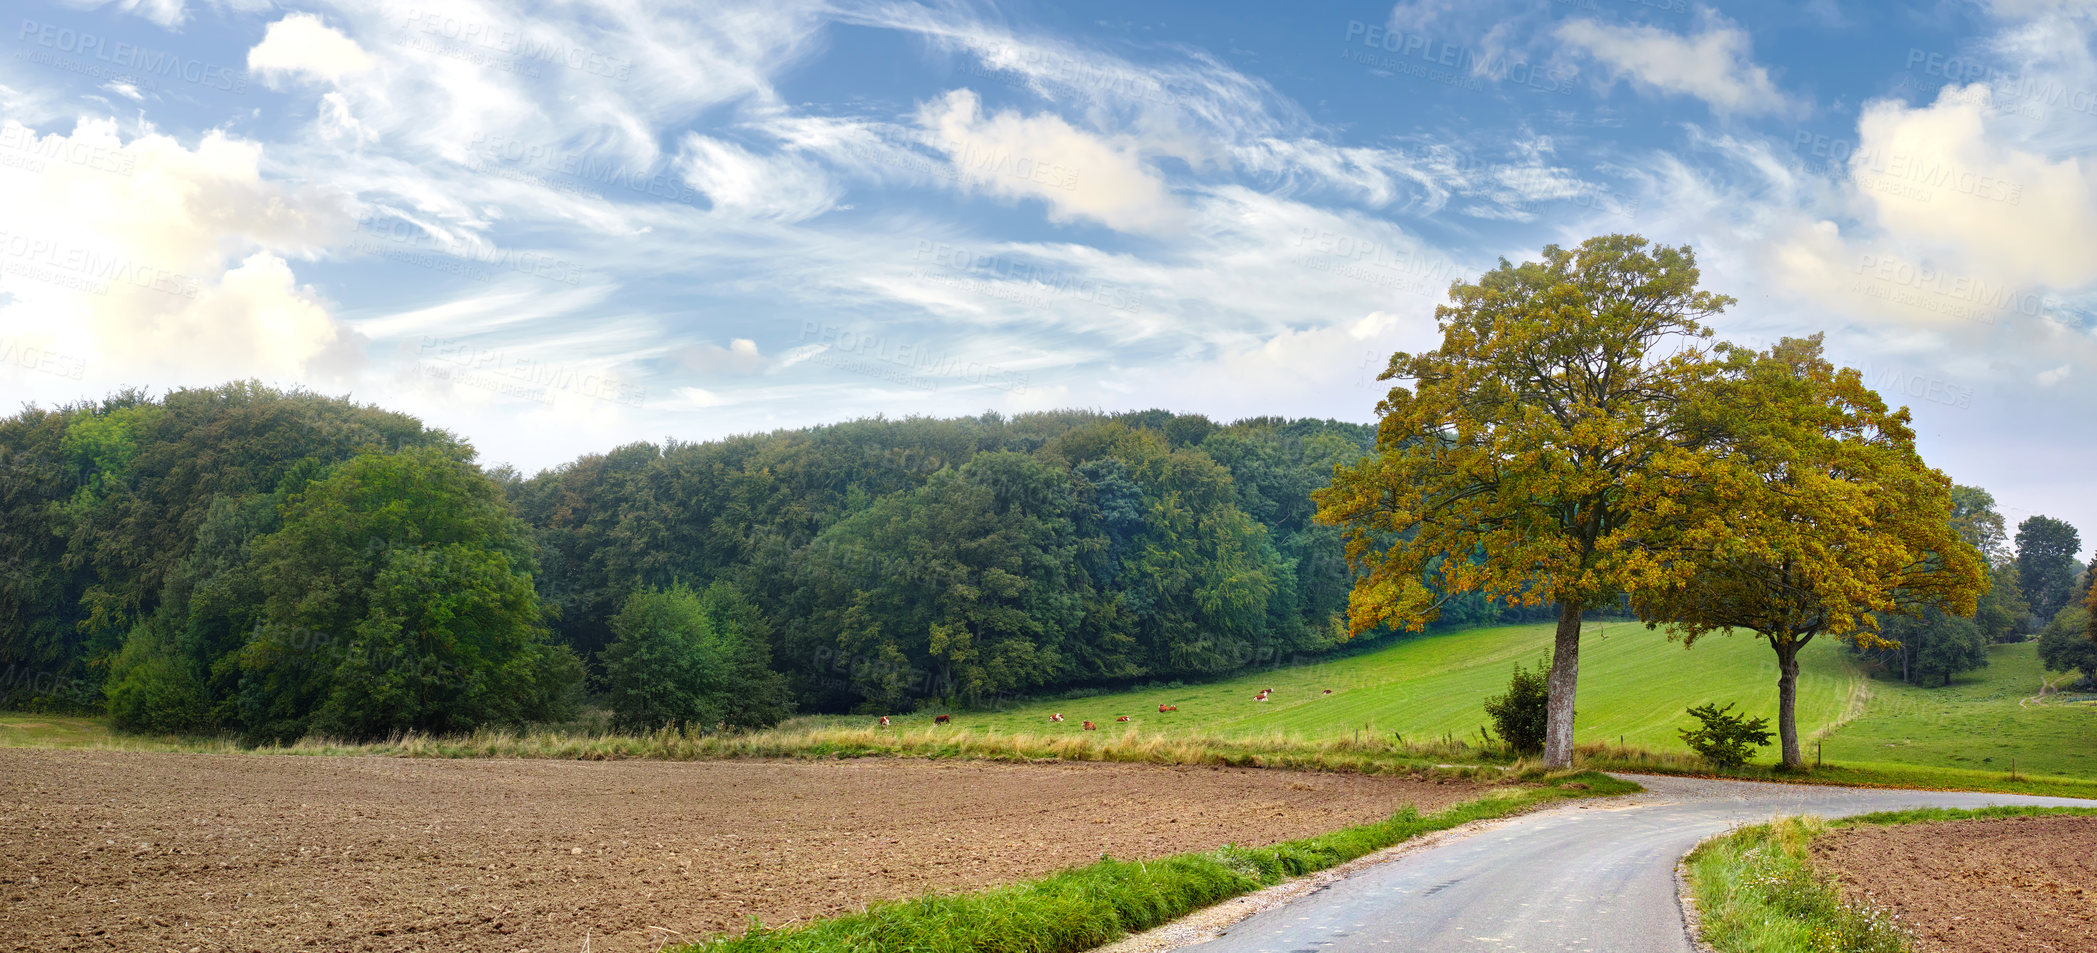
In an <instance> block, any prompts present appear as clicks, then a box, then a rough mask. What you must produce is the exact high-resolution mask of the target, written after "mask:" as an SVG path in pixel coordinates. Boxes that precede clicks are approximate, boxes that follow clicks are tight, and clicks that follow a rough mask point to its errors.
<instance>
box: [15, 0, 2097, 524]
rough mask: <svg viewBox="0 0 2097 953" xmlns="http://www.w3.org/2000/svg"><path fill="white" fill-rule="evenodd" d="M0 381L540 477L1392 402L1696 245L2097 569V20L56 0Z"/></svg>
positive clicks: (1751, 11)
mask: <svg viewBox="0 0 2097 953" xmlns="http://www.w3.org/2000/svg"><path fill="white" fill-rule="evenodd" d="M18 10H19V13H18V14H13V15H10V19H9V20H8V21H7V22H5V23H4V24H0V28H4V29H5V30H6V34H7V47H6V49H5V54H6V55H4V56H0V231H4V234H0V265H4V266H5V270H4V272H0V387H4V388H5V392H6V395H7V397H8V398H9V403H10V404H12V403H16V402H21V401H35V402H41V403H45V404H52V403H59V402H64V401H69V400H75V399H79V398H82V397H90V396H97V395H100V394H103V393H106V392H108V391H110V390H112V389H115V388H118V387H123V386H140V387H147V388H153V389H164V388H168V387H174V386H181V385H198V384H211V383H216V382H219V381H223V380H226V379H230V378H245V377H255V378H260V379H263V380H266V381H270V382H274V383H278V384H283V385H304V386H307V387H310V388H313V389H315V390H318V391H322V392H326V393H336V394H342V393H347V394H351V395H354V396H355V397H357V398H359V399H363V400H368V401H371V402H373V403H377V404H381V405H385V406H388V407H394V408H399V409H402V410H407V411H410V412H413V413H416V414H418V415H420V416H422V417H424V418H425V419H427V420H429V421H430V422H432V423H433V424H435V425H438V426H443V427H446V428H449V429H452V430H454V431H456V432H458V433H461V434H463V435H465V436H467V437H468V438H470V439H471V440H473V441H474V443H475V444H476V446H478V447H479V448H480V449H481V451H482V454H483V458H484V460H486V461H487V462H490V463H502V462H508V463H513V464H515V465H517V466H519V467H521V468H523V469H525V470H526V471H527V472H529V471H533V470H537V469H540V468H544V467H550V466H555V465H558V464H560V463H561V462H563V461H566V460H568V459H572V458H573V457H575V456H577V455H579V454H582V453H586V452H591V451H599V450H604V449H608V448H610V447H612V446H615V445H617V444H619V443H622V442H626V441H631V440H643V439H646V440H660V439H662V438H664V437H676V438H679V439H686V440H692V439H705V438H708V437H716V436H721V435H724V434H730V433H738V432H748V431H761V430H768V429H771V428H774V427H785V426H801V425H806V424H813V423H821V422H827V421H836V420H843V419H849V418H852V417H858V416H867V415H873V414H886V415H889V416H901V415H907V414H942V415H949V414H964V413H966V414H974V413H981V412H983V411H986V410H995V411H1000V412H1006V413H1012V412H1023V411H1027V410H1035V409H1044V408H1059V407H1090V408H1100V409H1106V410H1118V409H1130V408H1148V407H1167V408H1171V409H1174V410H1180V411H1195V412H1202V413H1207V414H1209V415H1211V416H1213V417H1216V418H1219V419H1234V418H1237V417H1242V416H1251V415H1261V414H1285V415H1316V416H1330V417H1338V418H1342V419H1350V420H1368V419H1370V418H1371V416H1372V412H1373V406H1374V403H1375V400H1376V398H1377V396H1378V395H1379V394H1380V392H1381V387H1380V386H1379V385H1378V384H1377V383H1376V382H1375V380H1374V375H1375V372H1376V371H1377V370H1378V369H1380V367H1381V365H1382V363H1383V360H1384V358H1385V357H1386V356H1387V355H1388V354H1389V353H1390V352H1391V351H1393V350H1400V349H1406V350H1414V349H1423V348H1426V347H1430V346H1432V345H1433V343H1434V342H1435V340H1436V338H1437V335H1436V330H1435V325H1434V319H1433V309H1434V305H1435V303H1436V302H1437V301H1438V300H1440V299H1441V297H1442V294H1443V291H1444V289H1445V288H1446V287H1447V285H1448V283H1449V282H1450V281H1451V280H1452V279H1457V278H1463V277H1467V276H1471V275H1475V274H1477V273H1478V272H1479V271H1480V270H1482V269H1484V268H1487V267H1490V266H1491V265H1492V264H1493V263H1494V262H1495V260H1496V259H1498V258H1499V257H1502V256H1506V257H1509V258H1513V259H1516V260H1520V259H1522V258H1524V257H1534V256H1535V254H1536V252H1537V251H1538V249H1540V248H1541V247H1542V246H1543V245H1545V244H1547V243H1552V242H1558V243H1574V242H1578V241H1579V240H1581V239H1582V238H1585V237H1587V236H1589V235H1593V234H1597V233H1603V232H1614V231H1635V232H1639V233H1641V234H1644V235H1646V236H1648V237H1650V238H1652V239H1654V240H1656V241H1662V242H1667V243H1670V244H1683V243H1686V244H1690V245H1692V246H1694V247H1695V248H1696V250H1697V253H1698V255H1699V260H1700V262H1701V264H1702V265H1703V270H1704V282H1705V285H1706V286H1707V287H1710V288H1713V289H1715V290H1718V291H1722V292H1725V293H1729V294H1732V295H1734V296H1736V297H1738V298H1739V304H1738V305H1737V306H1736V307H1734V308H1733V309H1731V310H1730V311H1729V312H1728V313H1726V314H1725V315H1723V316H1722V317H1721V318H1719V319H1718V320H1717V321H1716V322H1715V324H1716V327H1717V328H1718V330H1719V332H1720V333H1721V335H1723V336H1726V337H1730V338H1733V339H1735V340H1739V341H1742V342H1744V343H1768V342H1770V341H1773V340H1774V339H1775V338H1777V337H1779V336H1781V335H1784V334H1804V333H1811V332H1814V331H1825V332H1827V334H1828V339H1829V348H1830V351H1831V352H1832V354H1833V355H1834V356H1835V357H1836V358H1837V359H1838V360H1841V361H1843V362H1845V363H1847V364H1850V365H1852V366H1855V367H1858V368H1859V369H1860V370H1862V371H1864V373H1865V376H1866V378H1867V380H1869V381H1870V382H1872V383H1873V384H1874V385H1876V386H1878V387H1879V388H1880V390H1881V392H1882V393H1884V394H1886V396H1887V397H1888V399H1889V400H1890V401H1892V402H1895V403H1904V404H1907V405H1908V406H1910V407H1912V408H1913V409H1914V413H1915V417H1916V420H1917V424H1918V430H1919V432H1920V433H1921V435H1922V439H1923V448H1924V452H1925V455H1926V456H1927V457H1928V458H1929V459H1930V460H1931V462H1932V463H1934V464H1936V465H1937V466H1939V467H1941V468H1943V469H1945V470H1946V471H1948V472H1949V473H1951V474H1952V476H1953V477H1954V478H1956V479H1958V480H1960V481H1961V482H1966V483H1974V484H1978V485H1981V486H1984V487H1987V488H1988V489H1990V490H1991V491H1993V492H1994V493H1995V494H1996V496H1997V497H1998V499H1999V500H2000V502H2001V503H2002V507H2003V510H2004V512H2005V513H2006V514H2007V515H2008V516H2009V517H2010V518H2011V521H2012V522H2013V523H2014V522H2015V521H2016V520H2017V519H2020V518H2022V517H2024V516H2027V515H2030V514H2033V513H2048V514H2051V515H2056V516H2061V517H2064V518H2067V519H2069V520H2071V521H2072V522H2075V523H2076V524H2077V525H2078V526H2079V527H2081V528H2082V529H2083V531H2084V538H2085V543H2086V545H2091V544H2097V494H2091V493H2090V492H2089V491H2088V486H2089V475H2090V473H2091V471H2092V469H2093V467H2092V464H2093V462H2097V450H2093V449H2092V448H2093V445H2097V441H2093V438H2097V425H2093V424H2092V415H2091V408H2092V407H2097V338H2093V334H2097V319H2093V317H2092V307H2093V305H2097V299H2093V296H2092V292H2093V289H2097V214H2093V213H2097V157H2093V153H2097V56H2093V46H2092V36H2093V32H2097V3H2093V2H2091V0H1986V2H1939V3H1925V4H1914V5H1906V6H1898V7H1894V6H1887V5H1877V4H1874V5H1869V6H1866V5H1860V4H1844V3H1832V2H1810V3H1759V4H1744V3H1743V4H1724V5H1719V6H1710V5H1706V4H1702V3H1692V2H1684V0H1571V2H1528V3H1492V2H1480V3H1455V2H1422V3H1414V2H1407V3H1400V4H1398V5H1397V6H1395V7H1393V6H1391V5H1389V4H1370V3H1359V4H1357V3H1334V4H1323V3H1321V4H1296V5H1274V4H1263V3H1214V2H1209V3H1199V4H1194V3H1169V4H1168V3H1157V4H1140V5H1137V4H1126V3H1061V4H1052V5H1051V4H1006V5H1000V6H990V5H976V4H965V3H944V4H911V3H854V2H828V3H804V2H797V0H764V2H754V3H740V2H725V0H724V2H707V3H695V4H657V3H643V2H638V0H578V2H564V3H558V4H534V3H517V4H483V3H475V2H462V3H443V4H438V3H422V4H417V3H404V4H383V5H382V4H369V3H357V4H335V3H325V2H323V3H291V4H276V3H271V2H268V0H202V2H199V0H129V2H121V0H120V2H114V3H98V2H92V0H87V2H57V3H53V2H42V0H32V2H30V3H27V4H25V5H21V6H19V7H18Z"/></svg>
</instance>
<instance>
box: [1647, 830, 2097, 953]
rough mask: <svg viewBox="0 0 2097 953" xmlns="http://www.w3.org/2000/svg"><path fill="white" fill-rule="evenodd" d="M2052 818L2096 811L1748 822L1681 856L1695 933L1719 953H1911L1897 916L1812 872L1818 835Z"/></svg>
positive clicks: (1911, 942) (1907, 938)
mask: <svg viewBox="0 0 2097 953" xmlns="http://www.w3.org/2000/svg"><path fill="white" fill-rule="evenodd" d="M2055 814H2097V808H2083V807H2019V806H1998V807H1985V808H1975V809H1971V810H1962V809H1954V808H1918V809H1914V810H1906V811H1881V812H1879V813H1875V814H1860V815H1857V816H1855V817H1848V818H1843V819H1840V820H1836V821H1826V820H1822V819H1820V818H1817V817H1783V818H1778V819H1776V820H1775V821H1772V822H1770V823H1768V824H1757V825H1754V826H1752V827H1742V828H1740V829H1738V830H1735V831H1732V832H1730V833H1727V834H1724V835H1721V836H1719V837H1715V838H1712V839H1711V840H1708V841H1705V842H1704V843H1703V844H1701V845H1698V847H1697V849H1696V850H1694V851H1691V852H1690V854H1689V856H1688V857H1687V858H1685V859H1684V860H1683V868H1684V874H1685V876H1686V878H1687V880H1688V885H1689V894H1690V896H1691V897H1692V898H1694V899H1695V901H1696V906H1697V911H1698V918H1699V921H1700V922H1699V924H1698V934H1699V939H1701V940H1702V941H1703V942H1704V943H1705V944H1707V945H1709V946H1710V947H1711V948H1712V949H1714V950H1717V951H1718V953H1823V951H1827V950H1842V951H1846V953H1852V951H1853V953H1909V951H1911V950H1912V949H1913V938H1912V937H1911V936H1910V935H1909V934H1908V932H1907V931H1906V930H1905V929H1903V928H1902V927H1901V925H1900V924H1899V923H1897V922H1895V921H1894V919H1893V918H1892V917H1891V916H1889V915H1887V914H1886V913H1885V912H1883V911H1880V910H1876V909H1872V908H1870V907H1865V906H1860V905H1858V904H1855V903H1850V902H1846V901H1844V900H1843V899H1842V895H1841V893H1840V891H1838V890H1837V889H1836V888H1835V887H1834V885H1832V884H1830V883H1828V882H1827V881H1826V880H1825V879H1823V878H1821V877H1820V876H1818V875H1816V874H1815V873H1814V872H1813V868H1812V866H1811V863H1810V858H1811V855H1810V854H1809V852H1808V849H1809V848H1810V847H1811V845H1812V843H1813V841H1814V839H1815V838H1818V837H1820V836H1821V835H1823V834H1826V833H1827V832H1829V831H1831V830H1835V829H1837V828H1842V827H1849V826H1853V825H1859V824H1917V823H1929V822H1935V821H1963V820H1986V819H1990V818H2002V817H2042V816H2047V815H2055Z"/></svg>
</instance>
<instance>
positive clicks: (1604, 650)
mask: <svg viewBox="0 0 2097 953" xmlns="http://www.w3.org/2000/svg"><path fill="white" fill-rule="evenodd" d="M1552 631H1553V627H1552V626H1551V625H1549V624H1543V625H1520V626H1499V627H1493V628H1481V629H1466V630H1462V631H1456V632H1447V633H1437V634H1433V635H1425V636H1417V637H1414V638H1411V639H1407V640H1404V641H1401V642H1397V643H1394V644H1392V645H1390V646H1388V647H1386V648H1382V649H1378V650H1375V651H1372V652H1367V653H1364V654H1361V655H1357V656H1354V657H1351V658H1343V659H1335V660H1332V661H1327V662H1319V663H1314V664H1310V665H1301V666H1295V667H1288V668H1276V669H1269V670H1265V671H1260V672H1255V673H1253V674H1250V675H1245V676H1241V677H1238V678H1233V679H1230V680H1227V681H1222V682H1215V683H1211V684H1206V685H1196V686H1190V687H1185V688H1179V689H1154V690H1143V691H1135V692H1124V693H1118V694H1111V695H1098V696H1093V697H1087V698H1070V699H1063V700H1058V701H1047V702H1040V703H1032V704H1027V705H1023V706H1019V707H1015V708H1012V709H1010V710H1007V711H1001V712H994V713H977V712H964V713H960V714H956V715H955V716H954V720H955V723H956V727H957V728H967V729H975V730H979V731H993V732H1020V731H1023V732H1027V733H1031V734H1045V733H1058V732H1075V731H1081V730H1083V729H1082V727H1081V722H1083V721H1085V720H1088V719H1089V720H1091V721H1093V722H1095V723H1097V724H1098V725H1099V726H1100V728H1101V730H1103V731H1118V730H1120V729H1123V728H1127V727H1134V728H1136V729H1137V730H1138V731H1139V732H1143V733H1166V734H1203V735H1210V736H1216V737H1226V738H1242V737H1271V736H1275V735H1280V736H1284V737H1289V738H1301V739H1323V738H1332V737H1337V736H1344V735H1348V734H1352V733H1354V732H1360V731H1366V732H1372V733H1383V734H1388V733H1390V732H1394V731H1395V732H1399V733H1401V734H1403V735H1404V736H1405V738H1406V739H1407V740H1409V741H1410V740H1421V741H1425V740H1430V739H1434V738H1439V737H1441V736H1443V735H1445V734H1448V735H1455V736H1458V737H1461V738H1468V739H1470V740H1472V741H1474V742H1475V741H1476V740H1477V734H1478V728H1479V726H1480V725H1482V724H1484V723H1485V721H1486V718H1485V712H1484V709H1483V708H1482V705H1483V703H1484V701H1485V698H1486V697H1487V696H1489V695H1494V694H1498V693H1500V692H1501V691H1504V690H1505V689H1506V686H1507V678H1508V675H1509V674H1510V673H1511V672H1512V671H1513V668H1514V665H1515V663H1517V662H1520V663H1521V664H1523V665H1524V666H1534V665H1535V664H1537V662H1538V661H1540V660H1542V659H1543V658H1545V657H1546V656H1547V655H1548V654H1549V651H1550V645H1551V633H1552ZM1581 644H1582V648H1581V658H1580V704H1579V722H1578V725H1579V729H1578V730H1579V737H1578V740H1579V741H1580V742H1581V743H1591V742H1608V743H1611V744H1614V743H1616V742H1617V740H1618V738H1619V736H1621V737H1622V739H1623V740H1624V742H1625V743H1627V744H1630V745H1634V746H1639V745H1642V746H1646V747H1649V748H1653V749H1655V750H1660V751H1675V750H1681V748H1682V745H1681V741H1680V739H1679V738H1678V737H1677V736H1676V734H1675V731H1676V729H1677V728H1680V727H1682V726H1684V725H1686V724H1688V722H1689V718H1688V716H1687V715H1685V714H1684V713H1683V710H1684V709H1685V708H1688V707H1689V706H1691V705H1700V704H1703V703H1705V702H1720V703H1724V702H1738V703H1740V705H1741V707H1742V708H1743V709H1746V710H1748V711H1752V712H1756V713H1760V714H1773V713H1774V711H1775V708H1776V665H1775V658H1776V656H1775V654H1774V653H1772V652H1771V651H1770V650H1769V647H1768V646H1767V645H1766V644H1764V643H1763V642H1762V641H1761V640H1759V639H1756V638H1754V637H1752V636H1747V635H1738V636H1733V637H1730V638H1728V637H1713V638H1710V639H1706V640H1702V641H1699V642H1698V643H1697V644H1696V645H1695V646H1694V647H1691V648H1687V649H1685V648H1684V647H1683V646H1682V645H1681V644H1680V643H1678V642H1670V641H1668V640H1667V638H1666V636H1665V635H1664V634H1663V633H1661V632H1654V631H1648V630H1647V629H1646V628H1645V627H1644V626H1641V625H1637V624H1635V623H1629V622H1609V623H1589V625H1588V627H1587V631H1586V634H1585V635H1584V636H1583V638H1582V643H1581ZM1802 660H1803V663H1804V665H1805V668H1806V670H1807V672H1808V673H1809V675H1810V676H1811V677H1807V678H1802V679H1801V681H1802V683H1803V684H1802V686H1801V694H1800V699H1799V717H1800V724H1801V728H1802V730H1803V731H1806V732H1811V731H1813V730H1815V729H1817V728H1819V727H1821V726H1823V725H1826V724H1828V723H1830V722H1833V721H1835V720H1836V719H1837V718H1838V717H1839V716H1840V715H1841V714H1842V712H1843V710H1844V706H1845V705H1846V704H1847V702H1848V699H1849V697H1850V692H1851V686H1852V685H1853V683H1854V681H1855V679H1854V677H1853V675H1852V673H1851V669H1850V667H1849V666H1848V665H1847V663H1846V662H1845V661H1844V660H1843V658H1842V653H1841V652H1840V651H1839V650H1838V649H1837V648H1836V647H1833V646H1828V647H1823V646H1819V645H1813V646H1808V647H1807V649H1806V651H1805V653H1804V654H1803V655H1802ZM1263 688H1271V689H1273V690H1274V693H1273V695H1272V696H1271V698H1270V700H1268V701H1265V702H1256V701H1254V700H1253V695H1254V694H1256V693H1257V692H1259V691H1260V690H1261V689H1263ZM1326 689H1332V691H1333V694H1331V695H1323V694H1321V693H1322V692H1323V691H1324V690H1326ZM1160 704H1173V705H1178V706H1179V709H1180V710H1179V711H1176V712H1167V713H1164V714H1160V713H1159V712H1158V705H1160ZM1053 712H1061V713H1062V714H1063V717H1064V718H1065V719H1066V720H1065V721H1064V722H1063V723H1061V724H1051V723H1050V722H1049V721H1048V717H1049V715H1050V714H1051V713H1053ZM1121 715H1127V716H1129V718H1130V721H1129V724H1128V725H1121V724H1117V723H1116V722H1115V718H1116V717H1118V716H1121ZM921 719H926V720H929V719H928V716H923V715H913V716H910V717H909V718H907V719H905V718H901V717H898V718H897V719H896V722H897V725H898V727H899V728H900V727H903V726H904V725H906V724H914V723H915V722H916V721H918V720H921Z"/></svg>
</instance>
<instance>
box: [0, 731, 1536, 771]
mask: <svg viewBox="0 0 2097 953" xmlns="http://www.w3.org/2000/svg"><path fill="white" fill-rule="evenodd" d="M0 746H18V747H49V748H85V749H91V750H122V751H191V752H201V753H212V754H232V753H248V754H277V755H375V756H381V757H406V758H544V759H554V760H570V761H616V760H628V759H650V760H661V761H700V760H715V759H726V758H809V759H816V758H854V757H879V756H890V757H915V758H934V759H942V758H952V759H972V760H988V761H1041V760H1051V759H1052V760H1062V761H1115V762H1141V763H1151V764H1187V765H1222V766H1231V767H1255V768H1287V769H1294V770H1308V771H1338V772H1349V773H1358V774H1412V775H1421V776H1432V777H1454V778H1466V779H1472V780H1485V781H1498V780H1526V779H1530V778H1533V777H1535V776H1537V775H1538V774H1539V773H1540V771H1541V769H1540V768H1538V767H1537V766H1536V764H1535V763H1533V762H1530V761H1522V760H1517V761H1513V762H1508V761H1506V760H1505V759H1497V760H1498V761H1499V763H1480V762H1479V756H1480V752H1479V751H1478V750H1477V749H1475V748H1471V747H1469V746H1466V745H1464V744H1463V743H1461V742H1458V743H1456V744H1453V745H1451V744H1445V743H1441V742H1426V741H1423V742H1399V741H1397V740H1396V739H1394V738H1392V737H1389V736H1372V735H1367V734H1355V735H1347V736H1341V737H1338V738H1332V739H1327V740H1322V741H1307V740H1302V739H1295V738H1287V737H1281V736H1274V737H1268V738H1242V737H1237V738H1215V737H1204V736H1192V735H1190V736H1181V737H1161V736H1158V735H1145V734H1140V733H1138V732H1135V731H1126V730H1125V731H1119V732H1112V731H1097V732H1084V733H1082V734H1062V735H1036V734H1026V733H1019V734H996V733H989V732H977V731H971V730H968V729H956V728H952V727H945V726H935V725H930V724H926V725H923V726H920V727H914V728H901V727H898V728H870V727H850V728H848V727H837V726H833V725H828V724H824V723H822V722H820V721H815V720H799V721H796V722H790V723H788V724H786V725H783V726H781V727H778V728H773V729H769V730H765V731H752V732H737V733H725V734H722V733H716V734H698V733H685V732H681V731H675V730H661V731H654V732H648V733H644V734H632V735H621V734H611V733H605V732H598V731H523V732H519V731H507V730H497V729H484V730H481V731H476V732H473V733H471V734H464V735H419V734H408V735H402V736H399V737H395V738H390V739H387V740H385V741H375V742H365V743H358V742H342V741H331V740H327V739H315V738H308V739H305V740H301V741H299V742H296V743H294V744H290V745H283V746H268V747H260V748H242V747H240V746H239V745H238V744H236V743H235V742H233V741H232V740H230V739H226V738H212V737H203V738H187V739H185V738H172V737H149V736H139V735H123V734H116V733H112V732H110V731H108V730H107V728H106V727H104V726H102V725H101V724H100V723H99V721H98V720H97V719H90V718H78V717H75V718H66V717H60V716H34V717H33V718H25V717H24V716H15V715H0Z"/></svg>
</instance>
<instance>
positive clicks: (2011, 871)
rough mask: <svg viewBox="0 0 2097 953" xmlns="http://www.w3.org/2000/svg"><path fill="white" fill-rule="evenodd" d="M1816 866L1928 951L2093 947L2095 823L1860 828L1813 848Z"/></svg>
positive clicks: (2062, 952) (2084, 951)
mask: <svg viewBox="0 0 2097 953" xmlns="http://www.w3.org/2000/svg"><path fill="white" fill-rule="evenodd" d="M1813 865H1814V867H1815V868H1816V869H1817V870H1819V871H1821V872H1823V873H1825V874H1827V875H1829V876H1832V877H1833V878H1834V879H1835V880H1836V882H1837V883H1839V884H1840V885H1841V887H1842V893H1843V896H1844V897H1846V898H1848V899H1850V900H1852V901H1861V902H1865V903H1869V904H1873V905H1876V906H1878V907H1880V908H1883V909H1888V910H1891V911H1893V912H1895V913H1897V914H1899V916H1900V920H1901V922H1902V923H1905V924H1907V925H1908V928H1909V929H1911V930H1913V931H1914V932H1915V936H1916V940H1917V942H1916V948H1917V949H1918V950H1921V951H1927V953H2089V951H2091V950H2097V817H2092V816H2060V817H2011V818H2000V819H1994V820H1983V821H1942V822H1937V823H1929V824H1895V825H1886V826H1880V825H1859V826H1857V827H1852V828H1847V829H1843V830H1838V831H1835V832H1832V833H1830V834H1828V835H1827V836H1825V837H1822V838H1820V839H1818V840H1816V841H1814V843H1813Z"/></svg>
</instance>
